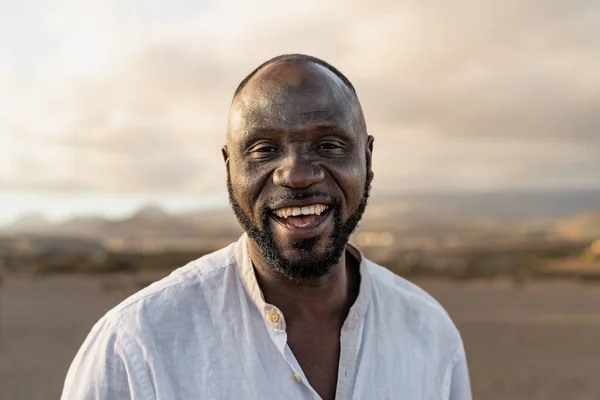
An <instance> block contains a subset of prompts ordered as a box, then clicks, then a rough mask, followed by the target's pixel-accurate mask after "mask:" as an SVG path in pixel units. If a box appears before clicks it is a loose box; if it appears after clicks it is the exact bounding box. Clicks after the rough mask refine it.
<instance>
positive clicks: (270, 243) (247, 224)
mask: <svg viewBox="0 0 600 400" xmlns="http://www.w3.org/2000/svg"><path fill="white" fill-rule="evenodd" d="M368 171H369V169H368V166H367V175H366V176H367V178H366V180H365V186H364V191H363V196H362V199H361V201H360V203H359V205H358V207H357V209H356V211H354V213H352V215H350V216H349V217H348V219H347V220H346V221H342V217H341V210H340V207H339V206H338V204H337V203H336V202H334V203H333V204H331V205H330V212H331V213H332V217H333V231H332V233H331V234H330V236H329V238H328V240H327V245H326V246H325V249H324V250H323V251H321V252H319V253H317V252H316V251H315V250H314V247H315V246H316V245H317V243H318V241H319V238H310V239H302V240H295V241H291V242H288V244H289V245H290V246H291V247H292V248H294V249H296V250H300V251H302V252H303V253H305V255H306V256H305V257H299V258H295V259H289V258H286V257H285V256H284V255H283V251H282V249H281V248H280V246H279V245H278V244H277V242H276V241H275V235H274V234H273V231H272V229H271V225H270V223H269V222H270V221H269V218H271V214H272V211H271V210H270V209H269V208H268V207H264V208H263V209H262V210H261V211H260V216H259V217H260V222H259V223H258V224H257V223H255V222H253V221H252V219H251V218H250V216H248V215H247V214H246V213H245V212H244V211H243V209H242V207H241V206H240V204H239V203H238V201H237V200H236V198H235V196H234V193H233V187H232V185H231V178H230V176H229V168H227V192H228V194H229V203H230V204H231V208H232V209H233V212H234V214H235V216H236V218H237V220H238V221H239V223H240V225H241V226H242V228H243V229H244V231H246V233H247V234H248V237H250V238H251V239H252V240H254V242H255V243H256V245H257V246H258V248H259V250H260V252H261V254H262V255H263V257H265V259H266V260H267V262H268V263H269V264H270V266H271V268H273V270H275V271H276V272H278V273H279V274H280V275H281V276H283V277H284V278H287V279H291V280H303V279H315V278H320V277H322V276H325V275H326V274H327V273H328V272H329V271H330V270H331V269H332V268H333V266H334V265H335V264H337V262H338V261H339V259H340V257H341V256H342V254H343V252H344V250H345V249H346V244H347V243H348V239H349V238H350V235H351V234H352V233H353V232H354V230H355V229H356V227H357V225H358V222H359V221H360V220H361V218H362V216H363V214H364V212H365V209H366V207H367V202H368V199H369V192H370V189H371V179H370V175H369V174H368ZM316 196H321V197H328V196H327V195H326V194H324V193H322V192H315V191H310V192H309V191H307V192H296V193H290V194H289V196H287V197H286V199H287V200H305V199H308V198H311V197H316Z"/></svg>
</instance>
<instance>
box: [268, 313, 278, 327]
mask: <svg viewBox="0 0 600 400" xmlns="http://www.w3.org/2000/svg"><path fill="white" fill-rule="evenodd" d="M269 319H270V320H271V322H272V323H274V324H276V323H277V322H279V313H278V312H277V311H271V314H269Z"/></svg>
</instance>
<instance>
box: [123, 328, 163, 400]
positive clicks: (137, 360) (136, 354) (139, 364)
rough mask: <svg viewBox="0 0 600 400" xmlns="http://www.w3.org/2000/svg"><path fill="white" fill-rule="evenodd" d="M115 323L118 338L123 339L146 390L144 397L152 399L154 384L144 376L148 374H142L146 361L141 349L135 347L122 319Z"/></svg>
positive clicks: (133, 371) (141, 384)
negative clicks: (143, 359) (144, 361)
mask: <svg viewBox="0 0 600 400" xmlns="http://www.w3.org/2000/svg"><path fill="white" fill-rule="evenodd" d="M115 325H116V326H115V328H116V329H115V333H116V334H117V338H119V339H121V341H122V342H123V352H124V353H128V354H127V355H128V356H129V357H130V360H131V363H132V367H133V368H132V373H133V375H134V376H135V378H136V379H137V380H138V382H140V387H141V389H142V391H143V392H144V398H146V399H152V398H153V396H152V388H153V386H154V385H153V384H152V382H151V381H150V379H149V378H148V377H147V376H146V377H145V379H144V378H142V375H144V376H145V375H146V374H142V370H143V365H144V363H143V361H142V356H141V354H140V351H139V349H138V348H133V347H135V346H134V340H133V337H132V335H131V334H130V333H129V332H127V329H125V327H124V326H123V324H122V323H121V321H120V320H116V321H115Z"/></svg>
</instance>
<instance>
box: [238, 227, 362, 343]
mask: <svg viewBox="0 0 600 400" xmlns="http://www.w3.org/2000/svg"><path fill="white" fill-rule="evenodd" d="M248 240H249V238H248V235H247V234H246V233H244V234H243V235H242V236H241V237H240V239H239V240H238V241H237V243H236V245H235V257H236V261H237V268H238V270H239V273H240V278H241V280H242V284H243V285H244V288H245V289H246V292H247V293H248V295H249V296H250V299H251V300H252V302H253V303H254V305H255V306H256V308H257V309H258V310H259V311H260V313H261V315H262V316H263V318H264V320H265V322H266V323H267V325H269V326H272V327H273V328H274V329H276V330H283V331H285V320H284V318H283V314H282V313H281V311H280V310H279V309H278V308H277V307H275V306H274V305H272V304H268V303H267V302H265V298H264V296H263V293H262V290H261V289H260V287H259V285H258V281H257V280H256V275H255V272H254V267H253V265H252V260H251V259H250V253H249V251H248ZM346 250H347V251H348V252H349V253H351V254H352V256H354V257H355V258H356V259H357V260H359V262H360V266H359V273H360V286H359V291H358V296H357V297H356V300H355V301H354V304H353V305H352V307H351V308H350V311H349V312H348V316H347V317H346V321H345V322H344V325H343V326H342V330H350V329H353V328H354V327H356V326H357V325H358V323H360V321H361V320H362V319H363V317H364V315H365V313H366V311H367V308H368V306H369V304H370V302H371V277H370V276H369V270H368V267H367V262H368V261H367V260H366V259H365V257H364V255H363V253H362V252H361V251H360V250H359V249H358V248H357V247H356V246H354V245H352V244H351V243H348V245H347V246H346Z"/></svg>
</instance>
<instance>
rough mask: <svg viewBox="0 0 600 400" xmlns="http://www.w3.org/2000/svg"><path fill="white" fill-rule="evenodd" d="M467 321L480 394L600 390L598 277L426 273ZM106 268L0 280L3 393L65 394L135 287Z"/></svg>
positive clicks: (587, 395)
mask: <svg viewBox="0 0 600 400" xmlns="http://www.w3.org/2000/svg"><path fill="white" fill-rule="evenodd" d="M418 283H419V284H420V285H421V286H422V287H424V288H425V289H426V290H428V291H429V292H430V293H431V294H433V295H434V296H435V297H436V298H437V299H438V300H439V301H440V302H441V303H442V304H443V305H444V306H445V307H446V308H447V310H448V311H449V313H450V314H451V316H452V317H453V318H454V320H455V322H456V323H457V325H458V326H459V328H460V329H461V331H462V334H463V337H464V341H465V344H466V347H467V354H468V357H469V362H470V369H471V377H472V386H473V394H474V398H475V399H486V400H498V399H511V400H524V399H528V400H536V399H544V400H554V399H556V400H584V399H585V400H588V399H589V400H598V399H600V286H598V285H596V286H594V285H590V284H588V285H585V284H575V283H556V282H554V283H548V282H546V283H541V282H539V283H532V284H529V285H527V286H526V287H525V288H523V289H522V290H515V289H513V288H512V287H511V286H510V285H509V284H504V283H502V282H499V283H476V282H470V283H448V282H442V281H436V280H427V281H425V280H422V281H419V282H418ZM101 286H102V285H101V280H100V279H99V278H90V277H87V278H82V277H53V278H48V279H43V280H9V281H5V282H4V284H3V286H2V287H1V288H0V302H1V303H0V318H1V319H0V324H1V325H0V399H3V400H4V399H6V400H21V399H24V400H36V399H39V400H46V399H57V398H58V397H59V394H60V390H61V387H62V383H63V379H64V376H65V373H66V370H67V368H68V365H69V363H70V361H71V360H72V358H73V356H74V354H75V352H76V350H77V348H78V346H79V345H80V344H81V342H82V341H83V339H84V337H85V335H86V334H87V333H88V331H89V329H90V328H91V326H92V324H93V323H94V322H95V321H96V320H97V319H98V318H99V317H100V316H101V315H102V314H103V313H104V312H105V311H107V310H108V309H109V308H110V307H112V306H113V305H115V304H117V303H118V302H119V301H120V300H122V299H123V298H124V297H125V296H127V295H128V294H129V293H131V289H118V290H113V291H110V292H106V291H103V290H101Z"/></svg>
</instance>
